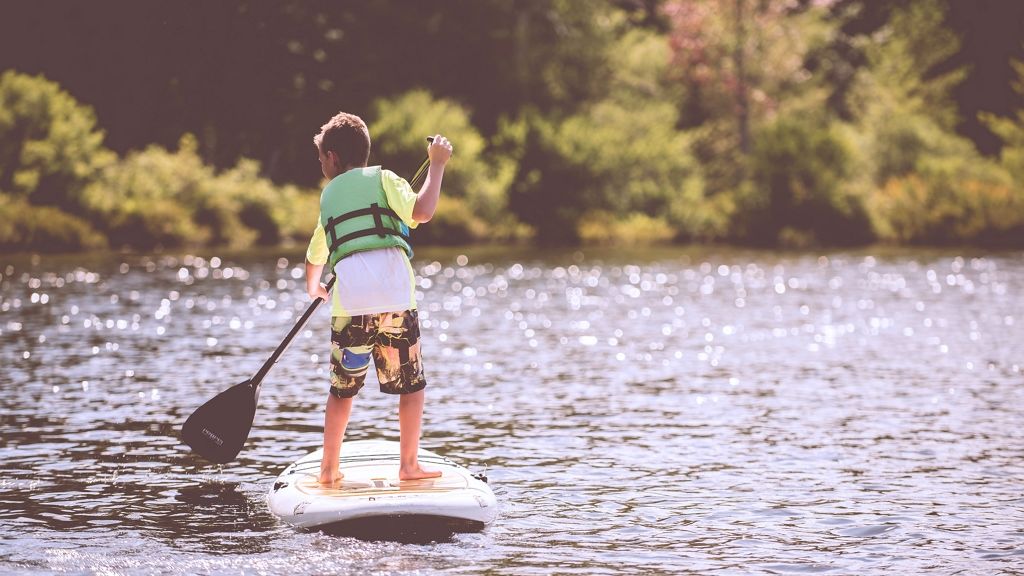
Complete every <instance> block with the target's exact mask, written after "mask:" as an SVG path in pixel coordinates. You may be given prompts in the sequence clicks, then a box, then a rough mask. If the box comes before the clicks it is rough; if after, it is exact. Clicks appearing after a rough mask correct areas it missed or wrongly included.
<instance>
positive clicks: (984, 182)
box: [868, 158, 1024, 247]
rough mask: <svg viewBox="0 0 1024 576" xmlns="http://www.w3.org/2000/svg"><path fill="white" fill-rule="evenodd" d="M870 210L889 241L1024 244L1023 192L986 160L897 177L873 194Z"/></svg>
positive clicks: (954, 161) (970, 160)
mask: <svg viewBox="0 0 1024 576" xmlns="http://www.w3.org/2000/svg"><path fill="white" fill-rule="evenodd" d="M868 207H869V210H870V212H871V214H872V221H873V223H874V226H875V229H876V230H877V232H878V235H879V237H880V238H882V239H884V240H887V241H891V242H899V243H909V244H963V243H973V244H986V245H1011V246H1018V247H1019V246H1024V191H1022V190H1021V189H1020V188H1019V187H1016V186H1014V185H1013V182H1012V180H1011V178H1010V177H1009V175H1008V174H1007V173H1006V172H1005V171H1004V170H1003V169H1001V168H1000V167H998V166H997V165H995V164H994V163H992V162H990V161H986V160H983V159H981V158H968V159H963V160H960V159H952V160H949V161H947V162H945V163H941V164H939V163H936V164H934V165H932V166H931V167H930V169H928V170H926V171H924V172H923V173H922V174H914V175H909V176H904V177H901V178H893V179H891V180H889V181H888V182H886V184H885V185H884V186H882V187H881V188H879V189H878V190H876V191H875V192H874V193H873V194H872V195H871V197H870V201H869V203H868Z"/></svg>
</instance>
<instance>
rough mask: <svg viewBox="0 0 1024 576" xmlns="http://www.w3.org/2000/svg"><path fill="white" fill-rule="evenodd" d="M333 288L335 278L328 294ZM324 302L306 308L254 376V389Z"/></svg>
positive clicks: (329, 282)
mask: <svg viewBox="0 0 1024 576" xmlns="http://www.w3.org/2000/svg"><path fill="white" fill-rule="evenodd" d="M332 286H334V278H333V277H332V278H331V279H330V280H328V281H327V291H328V292H330V291H331V287H332ZM323 301H324V299H323V298H319V297H318V298H317V299H316V300H313V302H312V303H311V304H310V305H309V307H308V308H306V311H305V312H303V313H302V316H301V317H300V318H299V321H298V322H296V323H295V326H292V329H291V330H289V331H288V335H287V336H285V337H284V340H282V341H281V343H280V344H279V345H278V346H277V349H276V350H274V353H273V354H271V355H270V358H267V361H266V362H264V363H263V366H262V367H260V369H259V371H258V372H256V375H255V376H253V377H252V380H250V381H249V385H250V386H252V387H253V388H254V389H259V386H260V383H261V382H263V378H265V377H266V375H267V372H270V369H271V368H273V367H274V364H277V361H278V359H280V358H281V355H282V354H284V351H285V350H287V349H288V346H289V345H290V344H291V343H292V340H294V339H295V335H296V334H298V333H299V330H302V328H303V327H304V326H305V325H306V322H309V317H310V316H312V315H313V313H314V312H316V309H317V308H319V307H320V304H322V303H323Z"/></svg>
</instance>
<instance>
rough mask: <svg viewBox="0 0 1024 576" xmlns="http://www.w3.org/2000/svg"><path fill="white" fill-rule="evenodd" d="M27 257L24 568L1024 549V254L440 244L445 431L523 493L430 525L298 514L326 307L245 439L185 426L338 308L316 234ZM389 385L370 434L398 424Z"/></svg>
mask: <svg viewBox="0 0 1024 576" xmlns="http://www.w3.org/2000/svg"><path fill="white" fill-rule="evenodd" d="M296 252H297V251H296ZM8 262H9V263H7V262H5V263H3V264H0V319H2V320H0V343H2V351H0V361H2V363H3V366H4V370H3V375H2V379H3V380H2V387H0V408H2V412H0V434H2V439H0V462H2V463H0V469H2V477H0V504H2V506H0V571H3V572H5V573H9V572H14V573H19V572H23V573H49V572H59V573H133V574H134V573H181V574H193V573H239V572H243V573H266V574H274V573H284V572H288V573H326V572H330V573H343V574H364V573H369V572H375V573H385V574H388V573H393V574H404V573H414V572H422V573H438V572H440V573H459V574H478V573H508V574H534V573H586V574H604V573H609V574H611V573H643V574H649V573H687V572H693V573H705V572H709V571H714V570H724V571H734V572H742V573H789V572H819V571H833V572H836V573H881V572H895V573H925V572H936V573H954V572H967V573H998V572H1000V571H1003V572H1007V573H1009V572H1020V571H1024V528H1022V527H1024V496H1022V494H1024V481H1022V478H1024V432H1022V427H1021V422H1024V418H1022V416H1024V375H1022V368H1021V364H1022V363H1024V305H1022V304H1021V297H1022V292H1024V259H1022V258H1021V254H1016V253H1007V254H996V255H985V256H982V255H969V254H963V255H957V254H956V253H953V252H931V251H894V252H889V251H881V250H872V251H866V252H843V253H829V254H813V255H812V254H789V255H777V254H769V253H758V252H742V251H728V250H723V249H715V250H710V251H709V250H703V251H702V250H698V249H688V250H665V251H648V252H645V253H642V254H641V253H637V254H630V253H624V252H600V251H590V250H588V251H585V252H572V251H568V252H552V253H547V254H544V255H543V256H539V255H538V254H536V253H526V252H517V251H515V250H511V249H501V250H499V249H481V250H476V251H468V252H448V251H428V250H423V251H421V252H420V254H419V255H418V258H417V261H416V267H417V271H418V273H419V288H420V292H421V295H420V300H421V313H420V318H421V321H422V327H423V337H424V349H425V355H426V357H425V361H426V368H427V376H428V381H429V382H430V386H429V387H428V392H427V394H428V400H427V415H426V420H425V427H424V430H425V437H424V445H425V446H426V447H428V448H430V449H433V450H435V451H438V452H441V453H443V454H445V455H447V456H449V457H452V458H454V459H456V460H459V461H461V462H463V463H465V464H467V465H469V466H470V467H473V468H476V469H482V470H486V472H487V474H488V476H489V478H490V481H491V483H492V486H493V487H494V490H495V493H496V494H497V495H498V498H499V500H500V501H501V505H502V514H501V516H500V517H499V519H498V520H497V522H496V523H495V524H494V525H492V526H491V527H490V528H489V529H488V530H486V531H485V532H483V533H480V534H466V535H458V536H456V537H455V538H454V539H453V540H451V541H450V542H439V543H434V544H428V545H408V544H400V543H394V542H361V541H357V540H353V539H350V538H338V537H332V536H327V535H323V534H319V533H302V532H297V531H295V530H292V529H290V528H288V527H286V526H283V525H281V524H280V523H279V522H277V520H276V519H275V518H274V517H273V516H271V515H270V514H269V512H268V511H267V508H266V505H265V502H264V495H265V493H266V491H267V489H268V487H269V484H270V482H271V481H272V478H273V477H274V476H276V474H277V473H278V472H279V471H280V470H281V469H282V468H283V467H284V466H286V465H287V464H288V463H290V462H291V461H293V460H294V459H295V458H296V457H298V456H299V455H301V454H303V453H304V452H306V451H308V450H310V449H313V448H315V447H316V446H318V443H319V441H320V430H321V424H322V403H323V400H324V396H325V383H326V377H327V376H326V370H327V354H326V350H327V347H326V336H327V332H326V327H327V318H326V311H321V312H319V313H318V314H317V316H316V317H315V318H314V320H313V322H312V323H311V324H310V326H309V327H308V328H307V329H306V330H305V331H303V332H302V333H301V334H300V336H299V338H297V340H296V342H295V343H294V344H293V346H292V348H291V349H290V350H289V351H288V353H287V354H286V355H285V357H284V359H283V360H282V362H281V363H280V364H279V365H278V366H277V367H275V369H274V370H273V371H272V372H271V375H270V376H269V377H268V379H267V381H266V382H265V385H264V389H263V394H262V396H261V399H260V401H261V406H260V411H259V412H258V414H257V417H256V423H255V427H254V429H253V433H252V436H251V437H250V441H249V444H248V445H247V447H246V449H245V450H244V451H243V452H242V454H241V457H240V458H239V460H238V462H237V463H236V464H234V465H231V466H225V467H216V466H208V465H205V464H204V463H203V462H202V461H200V460H198V459H197V458H196V457H194V456H193V455H192V454H191V453H189V452H188V451H187V449H186V448H184V447H183V446H181V445H180V444H179V443H178V440H177V438H176V436H177V429H178V426H179V425H180V423H181V422H182V421H183V420H184V418H185V417H187V415H188V414H189V413H190V412H191V411H192V410H193V409H194V408H195V407H196V406H197V405H198V404H201V403H202V402H203V401H205V400H206V399H207V398H209V397H211V396H212V395H214V394H215V393H216V392H218V391H220V390H221V389H223V388H226V387H228V386H230V385H231V384H234V383H236V382H238V381H241V380H243V379H244V378H246V377H248V376H249V375H250V374H251V373H252V372H254V371H255V370H256V369H257V368H258V367H259V365H260V364H261V363H262V362H263V360H264V359H265V358H266V357H267V356H268V355H269V353H270V352H271V351H272V350H273V348H274V347H275V346H276V345H277V343H278V342H279V341H280V338H281V337H282V336H283V335H284V333H285V332H286V331H287V329H288V327H289V326H290V325H291V323H292V322H293V321H294V320H295V319H296V318H297V317H298V315H299V314H301V311H302V310H304V309H305V307H306V306H307V304H308V300H307V298H306V296H305V294H304V290H303V280H302V274H303V271H302V267H301V265H302V262H301V254H298V255H296V254H288V255H285V256H284V257H282V255H281V254H274V255H273V256H270V255H268V254H265V253H264V254H254V253H246V254H224V253H221V254H220V255H219V256H204V257H199V256H192V255H178V256H170V255H162V256H153V257H139V256H114V257H107V258H97V259H91V260H90V259H84V260H83V259H81V258H77V259H72V258H57V257H46V258H42V259H35V260H29V259H19V258H8ZM371 378H372V377H371ZM374 388H375V387H374V386H368V387H367V389H366V390H364V392H363V393H362V394H361V395H360V398H359V400H358V401H357V408H356V411H355V413H354V416H353V422H352V424H351V425H350V428H349V437H350V438H353V439H357V438H390V439H395V438H396V435H397V432H396V430H397V424H396V422H395V402H394V399H393V398H391V397H387V396H383V395H381V394H380V393H379V392H377V391H376V390H375V389H374Z"/></svg>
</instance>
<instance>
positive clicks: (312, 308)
mask: <svg viewBox="0 0 1024 576" xmlns="http://www.w3.org/2000/svg"><path fill="white" fill-rule="evenodd" d="M433 141H434V139H433V138H431V137H430V136H427V142H430V143H432V142H433ZM429 165H430V157H429V156H428V157H427V158H424V159H423V162H422V163H420V167H419V169H417V170H416V174H415V175H414V176H413V177H412V180H411V181H410V182H409V185H410V186H411V187H413V188H415V187H416V185H417V181H418V180H421V179H423V178H424V177H425V176H426V174H427V167H428V166H429ZM333 286H334V277H332V278H331V279H330V280H328V281H327V286H326V288H327V291H328V292H330V291H331V287H333ZM323 301H324V299H323V298H317V299H316V300H313V303H312V304H310V305H309V307H308V308H306V311H305V312H303V314H302V317H300V318H299V321H298V322H296V323H295V326H292V329H291V330H290V331H289V332H288V335H287V336H285V337H284V340H283V341H281V343H280V344H279V345H278V346H277V349H276V350H274V353H273V354H271V355H270V358H267V361H266V362H264V363H263V366H261V367H260V369H259V371H258V372H256V375H255V376H253V377H252V380H250V381H249V385H250V386H251V387H252V388H253V390H259V387H260V384H261V383H262V382H263V379H264V378H265V377H266V376H267V373H268V372H270V369H271V368H273V367H274V364H277V361H278V360H279V359H280V358H281V355H282V354H284V351H285V350H287V349H288V346H289V345H291V343H292V340H294V339H295V335H296V334H298V333H299V330H302V328H303V327H304V326H305V325H306V322H309V317H310V316H312V315H313V313H314V312H316V309H317V308H319V307H320V304H321V303H323Z"/></svg>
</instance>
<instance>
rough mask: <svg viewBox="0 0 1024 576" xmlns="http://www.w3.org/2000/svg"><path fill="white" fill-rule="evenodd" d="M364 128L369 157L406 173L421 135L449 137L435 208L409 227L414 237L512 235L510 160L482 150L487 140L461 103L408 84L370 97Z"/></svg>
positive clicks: (419, 154) (419, 149)
mask: <svg viewBox="0 0 1024 576" xmlns="http://www.w3.org/2000/svg"><path fill="white" fill-rule="evenodd" d="M369 128H370V136H371V138H372V140H373V147H372V159H373V162H375V163H376V162H379V163H380V164H382V165H383V166H385V167H387V168H389V169H391V170H394V171H396V172H398V173H399V174H402V175H404V176H406V177H407V178H411V176H412V174H411V173H407V172H405V171H406V170H412V169H413V167H415V166H418V165H419V163H420V161H421V160H422V159H423V156H424V154H425V152H426V148H427V143H426V141H425V137H426V136H428V135H433V134H436V133H441V134H444V135H445V136H447V137H448V138H449V139H450V140H451V141H452V143H453V146H454V155H453V157H452V159H451V161H450V162H449V164H448V166H447V168H446V170H445V175H444V186H443V192H442V195H441V201H440V202H439V204H438V211H437V213H436V214H435V216H434V219H433V220H431V223H430V225H429V226H424V227H422V229H419V228H418V229H417V230H416V231H415V232H414V237H415V239H416V240H418V241H425V242H430V243H443V244H458V243H465V242H469V241H472V240H479V239H483V238H488V237H489V238H503V237H509V236H514V235H515V231H516V229H517V228H516V222H515V219H514V218H513V217H511V215H510V214H509V212H508V202H507V199H508V197H507V193H508V186H509V183H510V181H511V179H512V176H513V170H514V160H513V159H512V158H509V157H507V156H503V155H497V154H489V153H488V150H487V141H486V140H485V139H484V137H483V136H482V135H481V134H480V132H479V131H478V130H477V129H476V127H475V126H474V125H473V123H472V121H471V120H470V112H469V110H467V109H466V108H465V107H463V106H461V105H460V104H458V103H457V102H455V101H453V100H450V99H444V98H441V99H438V98H434V97H433V96H432V95H431V94H430V93H429V92H427V91H425V90H413V91H410V92H406V93H405V94H402V95H400V96H398V97H396V98H389V99H382V100H378V101H377V102H375V104H374V114H373V121H372V122H371V123H370V126H369Z"/></svg>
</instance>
